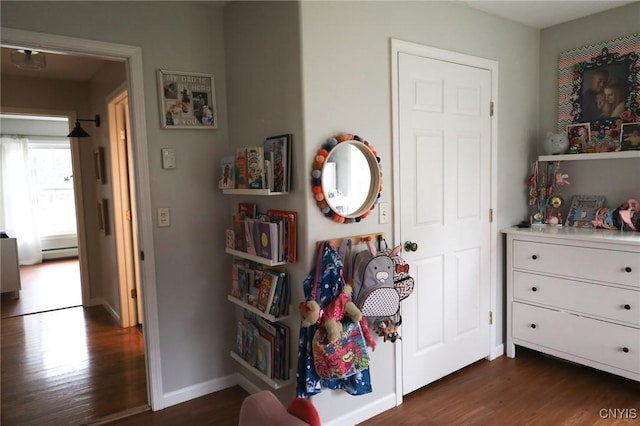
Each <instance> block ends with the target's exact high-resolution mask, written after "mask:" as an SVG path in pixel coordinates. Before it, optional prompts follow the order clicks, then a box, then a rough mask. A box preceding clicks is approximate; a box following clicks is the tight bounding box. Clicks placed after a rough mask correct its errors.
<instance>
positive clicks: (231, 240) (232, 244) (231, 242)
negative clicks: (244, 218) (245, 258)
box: [226, 229, 236, 249]
mask: <svg viewBox="0 0 640 426" xmlns="http://www.w3.org/2000/svg"><path fill="white" fill-rule="evenodd" d="M226 236H227V248H230V249H235V248H236V236H235V233H234V232H233V229H227V232H226Z"/></svg>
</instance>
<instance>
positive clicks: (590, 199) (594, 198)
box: [564, 195, 604, 228]
mask: <svg viewBox="0 0 640 426" xmlns="http://www.w3.org/2000/svg"><path fill="white" fill-rule="evenodd" d="M603 205H604V196H602V195H574V196H573V198H572V199H571V207H569V214H568V215H567V220H566V221H565V223H564V226H573V227H578V228H593V224H592V223H591V221H593V220H595V218H596V211H597V210H598V209H599V208H601V207H602V206H603Z"/></svg>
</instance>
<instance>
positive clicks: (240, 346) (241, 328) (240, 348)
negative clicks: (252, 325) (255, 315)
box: [234, 318, 247, 358]
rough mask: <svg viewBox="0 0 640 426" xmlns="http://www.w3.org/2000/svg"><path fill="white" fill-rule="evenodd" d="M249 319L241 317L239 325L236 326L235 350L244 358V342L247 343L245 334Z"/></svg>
mask: <svg viewBox="0 0 640 426" xmlns="http://www.w3.org/2000/svg"><path fill="white" fill-rule="evenodd" d="M246 324H247V320H246V319H245V318H240V319H239V320H238V325H237V328H236V345H235V348H234V351H235V353H236V354H238V355H240V357H242V358H244V353H245V351H244V344H245V341H244V340H245V335H246V333H247V330H246Z"/></svg>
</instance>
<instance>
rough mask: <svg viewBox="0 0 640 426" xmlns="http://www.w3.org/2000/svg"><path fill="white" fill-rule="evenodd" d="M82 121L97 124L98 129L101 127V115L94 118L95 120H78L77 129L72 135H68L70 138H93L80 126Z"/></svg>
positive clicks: (74, 129)
mask: <svg viewBox="0 0 640 426" xmlns="http://www.w3.org/2000/svg"><path fill="white" fill-rule="evenodd" d="M81 121H93V122H94V123H96V127H100V115H99V114H96V118H94V119H93V120H91V119H85V118H76V127H74V128H73V130H72V131H71V133H69V134H68V135H67V137H68V138H88V137H90V136H91V135H90V134H89V133H87V132H86V131H85V130H84V129H83V128H82V127H81V126H80V122H81Z"/></svg>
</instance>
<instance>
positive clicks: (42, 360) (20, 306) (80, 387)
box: [0, 259, 148, 426]
mask: <svg viewBox="0 0 640 426" xmlns="http://www.w3.org/2000/svg"><path fill="white" fill-rule="evenodd" d="M20 275H21V280H22V288H23V290H22V291H21V292H20V298H19V299H12V298H11V297H10V296H11V295H10V294H5V295H3V297H2V324H1V336H0V337H1V345H0V350H1V362H0V363H1V376H0V386H1V388H2V394H1V405H2V407H1V414H0V423H1V424H2V425H4V426H12V425H21V426H22V425H80V424H87V423H91V422H95V421H97V420H98V419H101V418H104V417H105V416H110V415H114V413H119V412H122V411H125V410H128V411H129V412H131V411H133V412H136V411H142V410H146V409H148V407H147V388H146V371H145V361H144V349H143V337H142V333H141V332H140V330H138V329H137V328H136V327H130V328H124V329H123V328H120V326H119V325H118V324H117V323H116V321H115V320H114V319H113V318H112V317H111V315H110V314H109V313H108V312H107V311H106V309H104V308H103V307H102V306H96V307H91V308H83V307H82V306H81V303H82V298H81V290H80V278H79V269H78V261H77V259H75V260H63V261H53V262H45V263H43V264H41V265H36V266H29V267H23V268H21V273H20ZM74 283H75V284H74ZM74 286H75V287H74ZM37 288H40V290H37ZM42 310H44V311H42Z"/></svg>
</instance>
